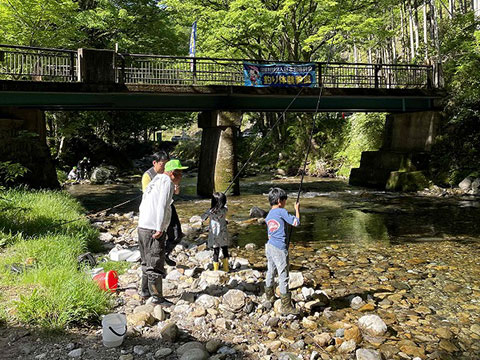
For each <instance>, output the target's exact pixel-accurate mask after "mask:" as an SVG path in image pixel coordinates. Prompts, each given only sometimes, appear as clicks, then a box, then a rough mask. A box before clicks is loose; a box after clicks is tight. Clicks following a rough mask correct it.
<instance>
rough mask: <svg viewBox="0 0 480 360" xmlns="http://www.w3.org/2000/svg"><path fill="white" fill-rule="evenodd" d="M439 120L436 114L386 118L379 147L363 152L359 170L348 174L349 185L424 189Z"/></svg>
mask: <svg viewBox="0 0 480 360" xmlns="http://www.w3.org/2000/svg"><path fill="white" fill-rule="evenodd" d="M440 120H441V115H440V113H439V112H435V111H425V112H415V113H400V114H392V115H387V119H386V122H385V132H384V139H383V146H382V148H381V149H380V150H378V151H365V152H363V153H362V158H361V160H360V167H359V168H356V169H352V171H351V173H350V179H349V182H350V184H351V185H357V186H366V187H373V188H379V189H386V190H392V191H416V190H420V189H423V188H424V187H426V186H427V185H428V181H427V179H426V177H425V175H424V173H423V170H426V169H427V168H428V163H429V155H430V151H431V149H432V145H433V142H434V139H435V136H436V135H437V129H438V125H439V123H440Z"/></svg>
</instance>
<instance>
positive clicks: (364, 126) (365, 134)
mask: <svg viewBox="0 0 480 360" xmlns="http://www.w3.org/2000/svg"><path fill="white" fill-rule="evenodd" d="M345 121H346V126H345V127H344V129H343V131H342V145H341V147H340V151H338V152H336V153H335V155H334V157H335V160H336V161H337V162H338V165H339V170H338V175H340V176H345V177H348V176H349V175H350V170H351V169H352V168H354V167H358V166H359V165H360V157H361V155H362V152H363V151H372V150H378V149H379V148H380V146H381V145H382V136H383V129H384V125H385V114H382V113H370V114H364V113H357V114H354V115H352V116H348V117H347V118H346V120H345Z"/></svg>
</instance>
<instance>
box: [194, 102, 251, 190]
mask: <svg viewBox="0 0 480 360" xmlns="http://www.w3.org/2000/svg"><path fill="white" fill-rule="evenodd" d="M241 120H242V113H240V112H225V111H204V112H201V113H200V114H199V116H198V127H200V128H202V147H201V153H200V164H199V169H198V180H197V194H198V195H201V196H211V195H212V193H213V192H214V191H225V190H226V189H227V187H228V186H229V185H230V183H231V181H232V180H233V178H234V177H235V175H236V174H237V134H238V129H239V127H240V124H241ZM232 191H233V194H234V195H239V194H240V186H239V180H238V179H236V180H235V183H234V185H233V186H232Z"/></svg>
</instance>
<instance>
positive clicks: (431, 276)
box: [68, 175, 480, 359]
mask: <svg viewBox="0 0 480 360" xmlns="http://www.w3.org/2000/svg"><path fill="white" fill-rule="evenodd" d="M195 184H196V178H195V177H189V176H188V175H186V176H185V178H184V181H183V183H182V194H181V195H180V196H179V197H178V198H177V199H176V207H177V211H178V213H179V216H180V219H181V222H182V223H184V224H188V223H189V219H190V217H192V216H193V215H201V214H202V213H203V212H204V211H205V210H207V209H208V208H209V200H207V199H200V198H198V197H196V196H195ZM272 186H280V187H282V188H284V189H285V190H287V192H288V193H289V200H288V201H287V210H289V211H290V212H292V211H293V202H294V200H295V198H296V192H297V190H298V186H299V180H298V178H285V179H277V180H272V179H270V177H268V176H257V177H255V178H248V179H242V182H241V193H242V195H241V196H237V197H234V196H230V197H229V198H228V208H229V212H228V216H227V218H228V220H229V233H230V234H231V235H232V236H233V238H234V239H235V241H236V245H238V246H237V247H235V248H234V249H232V251H231V254H232V256H233V257H234V258H244V259H247V260H248V261H247V262H248V264H249V266H250V267H251V268H252V269H256V270H260V271H261V272H262V273H264V271H265V257H264V252H263V250H262V248H261V246H262V245H263V244H264V242H265V240H266V230H265V225H264V224H261V222H257V221H256V220H249V210H250V209H251V207H252V206H257V207H259V208H262V209H264V210H268V208H269V205H268V199H267V196H266V194H267V193H268V190H269V188H270V187H272ZM139 188H140V185H139V179H138V181H133V182H125V183H122V184H112V185H74V186H70V187H69V188H68V191H69V192H70V193H71V194H72V195H73V196H75V197H76V198H77V199H79V200H80V201H81V202H82V204H83V205H84V206H85V208H86V209H87V210H88V211H91V212H94V211H98V210H101V209H104V208H108V207H110V206H112V205H114V204H116V203H120V202H122V201H125V200H127V199H131V198H135V197H137V198H136V200H135V201H133V202H132V203H130V204H127V205H126V206H123V207H121V208H119V209H115V210H113V212H119V213H125V212H129V211H137V210H138V205H139V203H140V198H139V197H138V196H139V195H140V190H139ZM303 190H304V192H303V193H302V197H301V225H300V227H298V228H296V229H294V231H293V235H292V246H291V248H290V263H291V270H292V271H300V272H301V273H302V274H303V277H304V279H305V280H304V281H305V282H304V283H303V284H304V285H303V286H307V287H310V288H313V289H316V290H321V291H323V292H324V293H325V294H326V295H327V296H328V297H329V299H330V301H329V305H328V308H326V309H325V310H324V311H323V315H322V313H314V312H312V314H311V315H312V316H313V317H312V316H310V317H309V319H313V320H314V321H315V322H318V323H319V324H322V325H321V326H320V327H319V328H318V329H317V328H316V330H315V331H314V332H312V331H311V330H308V329H307V328H305V329H303V328H302V327H301V326H299V324H298V323H292V324H290V325H289V326H287V327H284V328H282V329H276V331H277V332H278V333H279V336H281V339H284V340H285V339H286V340H285V341H286V342H287V343H288V342H289V341H290V340H291V341H292V343H293V341H297V340H298V338H299V336H300V338H303V339H304V340H305V342H307V341H311V338H312V337H315V334H317V333H316V331H319V332H320V331H326V330H327V329H329V330H328V331H330V332H331V333H332V332H335V330H336V329H338V326H342V327H347V328H348V327H350V326H354V325H353V324H355V323H356V322H357V321H358V319H359V318H360V317H361V316H362V315H363V314H365V312H366V313H374V314H376V315H378V316H380V317H381V319H383V320H384V321H385V323H386V324H387V325H388V329H389V330H388V331H387V334H386V336H384V337H382V338H381V339H377V338H375V339H374V340H371V339H370V340H368V339H366V341H367V342H369V343H370V344H369V345H368V346H372V345H373V346H374V347H376V348H378V349H379V350H380V351H381V352H382V354H383V356H384V357H385V358H392V359H413V358H415V357H418V358H420V359H426V358H428V359H479V358H480V341H479V340H480V325H479V323H480V256H479V255H480V225H479V224H480V222H479V221H478V220H479V219H480V202H479V199H478V197H477V198H476V197H472V196H462V197H445V198H442V197H436V196H427V195H418V194H404V193H390V192H383V191H373V190H367V189H362V188H355V187H351V186H349V185H348V184H347V183H346V182H345V181H342V180H337V179H318V178H306V179H305V184H304V188H303ZM119 218H120V217H119ZM130 222H131V221H130ZM129 226H131V227H134V226H135V224H130V225H129ZM202 236H205V234H202ZM251 243H254V244H256V249H257V250H252V249H255V245H253V247H252V245H250V246H249V247H248V249H247V248H246V247H245V246H244V245H246V244H251ZM249 249H250V250H249ZM191 256H192V257H193V256H194V255H191ZM182 258H183V260H181V259H182ZM177 261H180V262H182V261H183V262H185V263H186V264H187V265H188V261H189V259H188V257H186V256H185V255H184V254H183V257H182V254H181V253H179V254H177ZM188 266H190V265H188ZM188 266H187V267H188ZM299 290H300V289H299V288H298V289H297V290H295V292H294V297H295V299H296V301H297V302H299V304H301V303H302V302H301V301H302V293H301V292H300V291H299ZM354 296H360V297H361V298H362V299H363V301H365V302H368V304H366V305H365V306H363V307H362V308H360V309H358V310H356V309H354V308H353V306H350V305H349V304H350V301H352V298H353V297H354ZM304 306H305V305H304ZM340 320H341V321H340ZM302 324H303V323H302ZM314 324H315V323H314ZM339 324H340V325H339ZM247 325H248V326H249V327H250V328H249V329H250V330H248V331H249V332H252V331H254V329H256V328H257V325H258V324H256V323H248V324H247ZM294 328H295V329H297V330H295V329H294ZM292 329H294V331H293V333H292ZM298 329H300V330H298ZM198 330H199V329H197V328H195V327H192V329H191V331H192V332H194V331H198ZM255 331H256V334H257V335H258V339H257V340H255V341H259V342H263V341H265V333H264V332H263V330H262V329H257V330H255ZM309 339H310V340H309ZM372 341H373V342H372ZM364 343H365V341H364ZM268 344H269V343H268V341H267V345H266V346H270V345H268ZM338 345H339V343H338V344H337V348H338ZM282 346H283V345H282ZM287 347H288V346H287ZM329 349H333V350H332V351H336V350H335V347H333V348H332V346H329V347H327V348H326V349H324V350H325V351H326V353H325V354H324V355H325V358H332V357H329V356H330V355H329V351H330V350H329ZM322 351H323V350H322ZM333 358H335V359H337V357H333ZM338 358H339V359H340V358H341V359H343V358H344V357H342V356H340V357H338Z"/></svg>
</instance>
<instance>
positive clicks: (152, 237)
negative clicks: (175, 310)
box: [138, 160, 186, 303]
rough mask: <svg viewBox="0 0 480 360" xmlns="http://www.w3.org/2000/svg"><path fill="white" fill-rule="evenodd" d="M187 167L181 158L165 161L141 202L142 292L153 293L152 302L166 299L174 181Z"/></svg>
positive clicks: (139, 237) (177, 182)
mask: <svg viewBox="0 0 480 360" xmlns="http://www.w3.org/2000/svg"><path fill="white" fill-rule="evenodd" d="M184 169H186V167H184V166H182V165H181V164H180V161H179V160H170V161H169V162H167V163H166V164H165V171H164V173H163V174H158V175H157V176H155V177H154V178H153V180H152V181H151V182H150V183H149V184H148V186H147V188H146V189H145V191H144V193H143V197H142V203H141V204H140V214H139V218H138V243H139V247H140V256H141V260H142V284H141V288H140V295H141V296H142V297H143V298H147V297H149V296H152V302H153V303H165V302H166V301H165V299H164V298H163V291H162V277H163V274H164V272H165V270H164V261H165V236H166V230H167V228H168V225H169V224H170V218H171V215H172V212H171V207H170V204H171V203H172V198H173V192H174V190H175V185H177V186H178V185H179V184H180V181H181V180H182V170H184Z"/></svg>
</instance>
